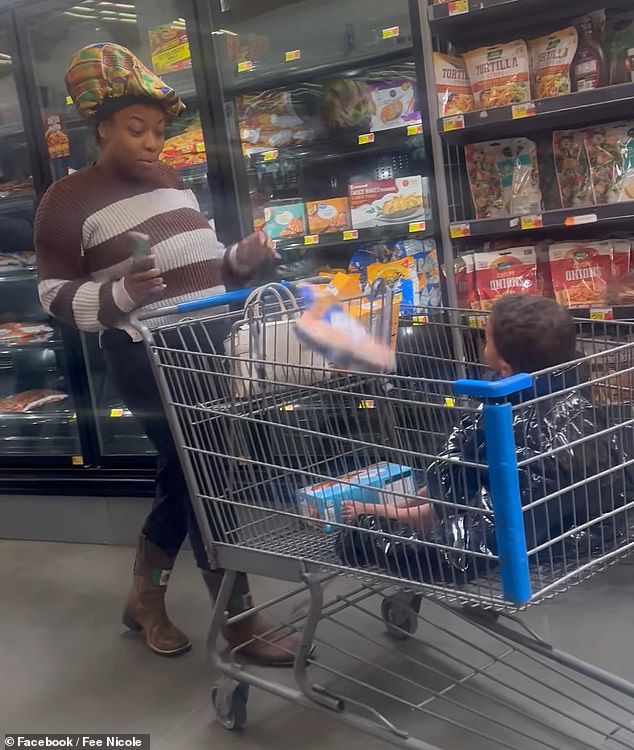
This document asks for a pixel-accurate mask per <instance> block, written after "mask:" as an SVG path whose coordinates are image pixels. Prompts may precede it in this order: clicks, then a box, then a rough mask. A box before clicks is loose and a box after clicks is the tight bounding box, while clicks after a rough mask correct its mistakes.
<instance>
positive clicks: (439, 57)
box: [434, 52, 473, 117]
mask: <svg viewBox="0 0 634 750" xmlns="http://www.w3.org/2000/svg"><path fill="white" fill-rule="evenodd" d="M434 72H435V75H436V93H437V95H438V114H439V115H440V116H441V117H448V116H450V115H462V114H464V113H465V112H472V111H473V93H472V91H471V83H470V82H469V76H468V75H467V69H466V67H465V64H464V60H463V59H462V58H461V57H454V56H453V55H443V54H441V53H440V52H434Z"/></svg>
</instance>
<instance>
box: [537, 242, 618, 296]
mask: <svg viewBox="0 0 634 750" xmlns="http://www.w3.org/2000/svg"><path fill="white" fill-rule="evenodd" d="M612 244H613V243H612V241H611V240H604V241H601V242H594V243H593V242H578V243H575V242H561V243H558V244H556V245H552V246H551V248H550V272H551V275H552V280H553V289H554V291H555V299H556V300H557V302H558V303H559V304H560V305H562V306H563V307H593V306H596V305H603V304H605V299H606V292H607V289H608V284H609V282H610V279H611V277H612V273H613V260H612V258H613V250H612Z"/></svg>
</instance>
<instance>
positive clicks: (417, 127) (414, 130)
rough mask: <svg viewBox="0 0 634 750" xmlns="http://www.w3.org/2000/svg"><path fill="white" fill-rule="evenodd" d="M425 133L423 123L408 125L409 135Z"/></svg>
mask: <svg viewBox="0 0 634 750" xmlns="http://www.w3.org/2000/svg"><path fill="white" fill-rule="evenodd" d="M422 134H423V123H422V122H417V123H415V124H414V125H408V126H407V135H408V136H411V135H422Z"/></svg>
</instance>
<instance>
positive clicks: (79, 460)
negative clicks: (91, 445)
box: [71, 456, 84, 466]
mask: <svg viewBox="0 0 634 750" xmlns="http://www.w3.org/2000/svg"><path fill="white" fill-rule="evenodd" d="M71 463H72V464H73V466H83V465H84V457H83V456H73V457H72V458H71Z"/></svg>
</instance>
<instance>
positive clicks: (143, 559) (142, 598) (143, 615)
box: [123, 537, 192, 656]
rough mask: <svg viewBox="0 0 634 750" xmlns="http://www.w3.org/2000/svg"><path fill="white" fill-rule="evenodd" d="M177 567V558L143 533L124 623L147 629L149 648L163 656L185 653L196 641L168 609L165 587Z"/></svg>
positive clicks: (134, 627) (145, 630)
mask: <svg viewBox="0 0 634 750" xmlns="http://www.w3.org/2000/svg"><path fill="white" fill-rule="evenodd" d="M173 567H174V560H173V558H170V557H168V556H167V555H166V554H165V552H163V550H161V549H159V548H158V547H157V546H156V545H155V544H152V542H150V541H149V540H148V539H145V538H144V537H140V539H139V545H138V548H137V556H136V560H135V563H134V579H133V583H132V588H131V590H130V594H129V596H128V601H127V603H126V606H125V609H124V611H123V624H124V625H125V626H126V627H128V628H130V630H134V631H143V634H144V635H145V642H146V643H147V645H148V646H149V648H151V649H152V651H154V653H156V654H160V655H161V656H178V655H179V654H184V653H185V652H186V651H189V649H190V648H191V645H192V644H191V641H190V640H189V638H188V637H187V636H186V635H185V634H184V633H182V632H181V631H180V630H179V629H178V628H177V627H176V626H175V625H174V624H173V623H172V622H171V621H170V619H169V617H168V616H167V613H166V611H165V590H166V589H167V582H168V580H169V577H170V573H171V572H172V568H173Z"/></svg>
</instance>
